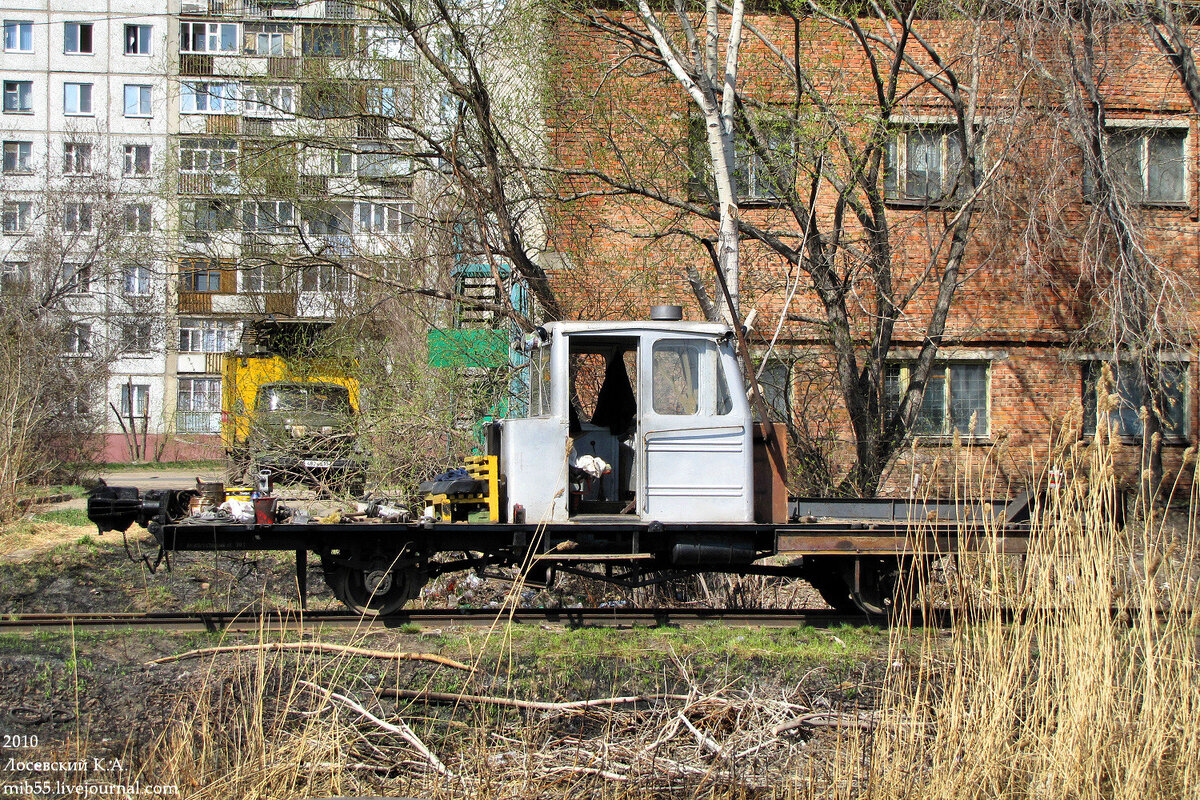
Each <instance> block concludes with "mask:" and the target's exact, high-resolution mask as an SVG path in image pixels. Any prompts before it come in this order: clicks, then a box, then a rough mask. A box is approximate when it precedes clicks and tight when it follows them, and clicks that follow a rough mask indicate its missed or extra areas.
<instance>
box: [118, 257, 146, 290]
mask: <svg viewBox="0 0 1200 800" xmlns="http://www.w3.org/2000/svg"><path fill="white" fill-rule="evenodd" d="M121 279H122V283H123V284H124V288H125V294H127V295H129V296H131V297H144V296H146V295H148V294H150V268H149V267H148V266H146V265H145V264H126V265H125V266H124V267H123V268H122V270H121Z"/></svg>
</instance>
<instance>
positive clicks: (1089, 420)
mask: <svg viewBox="0 0 1200 800" xmlns="http://www.w3.org/2000/svg"><path fill="white" fill-rule="evenodd" d="M1159 363H1160V364H1161V365H1162V366H1163V367H1164V368H1169V367H1171V366H1175V367H1176V368H1177V369H1178V370H1179V374H1178V376H1177V380H1179V381H1180V384H1181V385H1180V398H1179V399H1180V411H1179V414H1180V421H1179V423H1180V424H1179V427H1178V428H1175V427H1174V426H1173V427H1172V429H1171V430H1167V429H1166V425H1165V424H1164V430H1163V432H1162V437H1163V439H1162V440H1163V442H1164V443H1165V444H1171V445H1184V444H1188V443H1189V442H1191V441H1192V438H1193V430H1192V402H1193V400H1192V396H1191V395H1192V392H1191V385H1190V384H1191V368H1192V362H1191V361H1189V360H1188V359H1187V358H1186V357H1179V358H1162V359H1160V360H1159ZM1104 364H1110V365H1112V366H1113V367H1114V369H1113V385H1112V386H1111V387H1110V388H1111V390H1112V393H1113V394H1115V395H1117V397H1118V401H1117V406H1116V407H1114V408H1113V409H1112V410H1111V411H1109V421H1110V427H1115V428H1116V430H1115V435H1116V436H1117V437H1118V438H1120V440H1121V441H1122V442H1123V443H1126V444H1138V443H1141V442H1142V441H1143V440H1144V439H1145V430H1144V429H1142V430H1139V431H1137V432H1136V433H1130V432H1129V431H1128V430H1126V428H1125V420H1126V417H1125V416H1124V415H1122V413H1121V404H1122V403H1125V404H1126V408H1128V409H1129V411H1131V412H1133V414H1134V416H1136V417H1138V420H1139V426H1140V411H1141V408H1142V404H1143V403H1144V402H1145V389H1144V388H1143V387H1141V386H1138V390H1139V400H1138V404H1137V405H1136V406H1134V405H1131V404H1128V401H1127V400H1126V397H1125V395H1124V392H1123V388H1125V387H1123V385H1122V383H1121V374H1120V373H1121V366H1123V365H1129V366H1131V367H1135V368H1136V362H1135V361H1129V360H1121V359H1117V360H1115V361H1114V360H1113V359H1111V358H1087V359H1083V360H1082V362H1081V364H1080V399H1081V402H1082V404H1083V422H1082V425H1081V426H1080V435H1081V436H1082V437H1083V438H1091V437H1093V436H1095V435H1096V431H1097V429H1098V428H1099V414H1100V409H1099V402H1098V401H1099V396H1098V392H1099V378H1100V370H1101V369H1102V368H1103V365H1104ZM1089 372H1092V374H1091V375H1089V374H1088V373H1089ZM1136 378H1137V380H1138V381H1139V383H1140V380H1141V378H1140V375H1138V376H1136ZM1089 383H1090V384H1091V386H1090V387H1089ZM1089 392H1090V398H1089ZM1089 400H1090V402H1089ZM1167 422H1169V420H1164V423H1167ZM1180 428H1181V429H1182V430H1180Z"/></svg>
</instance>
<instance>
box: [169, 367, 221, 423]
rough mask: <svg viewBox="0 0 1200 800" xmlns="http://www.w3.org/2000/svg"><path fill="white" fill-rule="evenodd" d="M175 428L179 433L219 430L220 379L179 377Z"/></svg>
mask: <svg viewBox="0 0 1200 800" xmlns="http://www.w3.org/2000/svg"><path fill="white" fill-rule="evenodd" d="M175 402H176V406H175V410H176V414H175V430H176V431H178V432H179V433H219V432H220V431H221V379H220V378H180V379H179V393H178V395H177V398H176V401H175Z"/></svg>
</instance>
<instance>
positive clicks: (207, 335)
mask: <svg viewBox="0 0 1200 800" xmlns="http://www.w3.org/2000/svg"><path fill="white" fill-rule="evenodd" d="M236 338H237V326H236V324H235V323H232V322H226V321H224V320H216V319H188V318H186V317H185V318H182V319H180V320H179V352H181V353H227V352H229V351H230V350H232V349H233V348H234V347H235V346H236V345H237V341H236Z"/></svg>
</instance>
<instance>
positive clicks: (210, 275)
mask: <svg viewBox="0 0 1200 800" xmlns="http://www.w3.org/2000/svg"><path fill="white" fill-rule="evenodd" d="M221 272H222V270H221V265H220V264H219V263H218V262H216V261H211V260H208V259H203V258H197V259H190V260H187V261H184V262H183V264H182V265H181V266H180V269H179V288H180V290H181V291H184V292H205V293H207V294H216V293H217V292H220V291H221Z"/></svg>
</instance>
